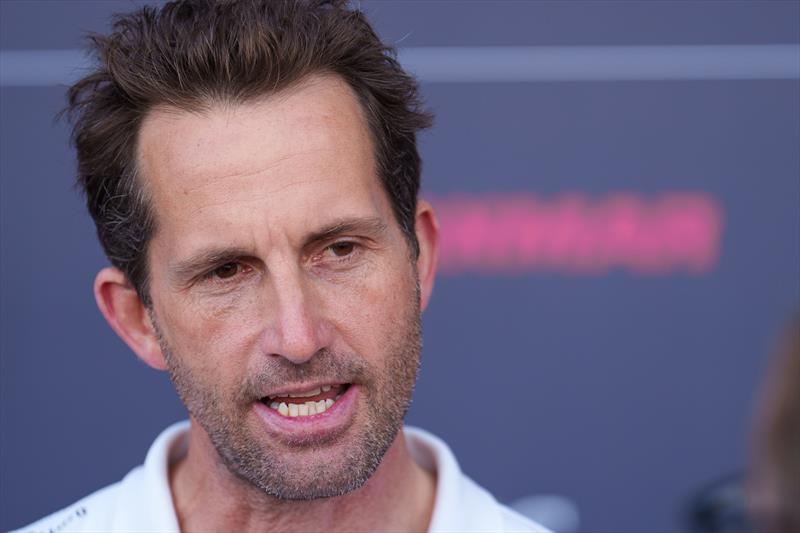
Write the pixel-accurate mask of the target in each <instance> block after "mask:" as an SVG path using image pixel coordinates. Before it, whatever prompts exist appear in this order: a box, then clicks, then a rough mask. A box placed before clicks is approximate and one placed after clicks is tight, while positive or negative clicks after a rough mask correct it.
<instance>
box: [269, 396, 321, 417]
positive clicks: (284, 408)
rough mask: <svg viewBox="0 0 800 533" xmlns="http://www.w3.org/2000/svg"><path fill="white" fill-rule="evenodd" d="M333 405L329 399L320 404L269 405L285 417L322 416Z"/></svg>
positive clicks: (273, 403)
mask: <svg viewBox="0 0 800 533" xmlns="http://www.w3.org/2000/svg"><path fill="white" fill-rule="evenodd" d="M331 405H333V400H331V399H330V398H328V399H327V400H320V401H318V402H306V403H300V404H297V403H290V404H287V403H286V402H281V403H278V402H272V403H270V404H269V406H270V407H272V408H273V409H275V410H276V411H278V412H279V413H280V414H282V415H283V416H292V417H294V416H310V415H320V414H322V413H324V412H325V411H327V410H328V409H329V408H330V406H331Z"/></svg>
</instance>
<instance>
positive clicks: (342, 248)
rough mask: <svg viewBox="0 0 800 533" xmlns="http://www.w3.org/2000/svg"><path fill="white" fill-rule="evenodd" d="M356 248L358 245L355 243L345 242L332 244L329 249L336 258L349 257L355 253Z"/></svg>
mask: <svg viewBox="0 0 800 533" xmlns="http://www.w3.org/2000/svg"><path fill="white" fill-rule="evenodd" d="M355 247H356V244H355V243H354V242H349V241H343V242H336V243H333V244H331V245H330V246H328V249H329V250H330V251H331V252H332V253H333V255H335V256H336V257H347V256H348V255H350V254H352V253H353V250H355Z"/></svg>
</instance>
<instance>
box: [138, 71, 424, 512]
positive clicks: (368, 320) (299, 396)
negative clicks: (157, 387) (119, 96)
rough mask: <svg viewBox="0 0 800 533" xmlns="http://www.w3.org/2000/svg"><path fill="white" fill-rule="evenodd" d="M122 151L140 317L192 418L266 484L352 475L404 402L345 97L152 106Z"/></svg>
mask: <svg viewBox="0 0 800 533" xmlns="http://www.w3.org/2000/svg"><path fill="white" fill-rule="evenodd" d="M139 162H140V170H141V174H142V175H143V176H145V179H146V182H145V183H146V187H147V189H148V191H149V192H150V193H151V197H152V202H153V207H154V210H155V213H156V218H157V226H158V228H157V231H156V234H155V235H154V237H153V239H152V241H151V243H150V249H149V265H150V274H151V283H150V291H151V297H152V301H153V308H152V311H151V318H152V320H153V322H154V325H155V327H156V329H157V331H158V333H159V337H160V339H159V342H160V345H161V348H162V351H163V352H164V356H165V358H166V361H167V365H168V367H169V370H170V374H171V376H172V379H173V382H174V383H175V385H176V388H177V389H178V392H179V394H180V396H181V398H182V400H183V401H184V403H185V404H186V406H187V408H188V409H189V412H190V414H191V415H192V418H193V420H194V421H195V422H197V423H199V425H200V426H201V427H202V428H203V429H204V430H205V432H206V433H207V434H208V436H209V438H210V440H211V442H212V443H213V445H214V447H215V448H216V451H217V453H218V454H219V456H220V458H221V459H222V461H223V463H224V464H225V466H226V467H227V468H228V469H229V470H230V471H231V472H233V473H234V474H236V475H238V476H239V477H241V478H244V479H245V480H247V481H249V482H250V483H252V484H253V485H255V486H257V487H259V488H261V489H262V490H264V491H266V492H267V493H269V494H272V495H274V496H277V497H280V498H288V499H311V498H320V497H327V496H333V495H338V494H343V493H346V492H348V491H350V490H353V489H355V488H357V487H359V486H360V485H361V484H363V482H364V481H366V479H367V478H368V477H369V476H370V475H371V474H372V472H373V471H374V470H375V468H376V467H377V466H378V464H379V462H380V460H381V458H382V457H383V454H384V452H385V451H386V450H387V449H388V447H389V446H390V445H391V443H392V442H393V440H394V438H395V436H396V434H397V430H398V429H399V427H400V426H401V424H402V418H403V415H404V413H405V410H406V408H407V406H408V403H409V401H410V397H411V390H412V388H413V384H414V381H415V377H416V370H417V367H418V362H419V352H420V326H419V324H420V309H419V288H418V283H417V276H416V270H415V266H414V262H413V260H412V259H411V257H410V256H409V247H408V246H407V243H406V241H405V238H404V236H403V234H402V233H401V230H400V228H399V226H398V224H397V223H396V221H395V219H394V217H393V214H392V209H391V206H390V204H389V200H388V198H387V196H386V194H385V192H384V191H383V189H382V187H381V185H380V183H379V180H378V178H377V174H376V172H377V170H376V165H375V158H374V154H373V147H372V143H371V141H370V138H369V133H368V129H367V126H366V122H365V120H364V118H363V116H362V113H361V110H360V108H359V104H358V102H357V100H356V98H355V97H354V96H353V94H352V93H351V92H350V90H349V88H348V87H347V86H346V85H345V84H344V83H343V82H342V81H340V80H339V79H337V78H334V77H317V78H313V79H311V80H307V81H306V82H304V83H303V84H302V85H300V86H299V87H296V88H293V89H290V90H288V91H286V92H285V93H282V94H279V95H274V96H271V97H269V98H268V99H265V100H263V101H259V102H255V103H248V104H243V105H239V104H219V105H214V106H212V107H211V108H210V109H209V110H207V111H205V112H202V113H188V112H184V111H179V110H176V109H156V110H154V111H152V112H151V113H150V114H149V115H148V117H147V118H146V120H145V121H144V124H143V125H142V129H141V132H140V138H139ZM284 404H285V405H284ZM304 413H307V415H306V416H302V415H303V414H304ZM313 413H317V414H313ZM294 414H296V415H297V416H292V415H294Z"/></svg>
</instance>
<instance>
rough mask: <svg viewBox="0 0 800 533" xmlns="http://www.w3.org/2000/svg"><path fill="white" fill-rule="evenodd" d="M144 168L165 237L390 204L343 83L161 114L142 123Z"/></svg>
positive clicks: (306, 85)
mask: <svg viewBox="0 0 800 533" xmlns="http://www.w3.org/2000/svg"><path fill="white" fill-rule="evenodd" d="M138 162H139V170H140V177H141V179H142V180H143V186H144V188H145V190H146V191H147V193H148V196H149V197H150V200H151V202H152V207H153V209H154V213H155V216H156V221H157V232H161V231H162V230H166V231H183V232H186V231H189V232H190V231H191V230H192V229H196V227H199V226H200V227H201V226H202V225H203V224H204V223H208V224H218V225H219V224H226V223H230V222H231V221H232V220H235V219H236V218H237V216H238V215H241V214H242V213H244V212H248V211H258V212H260V213H263V214H265V215H266V214H268V215H269V220H266V221H265V223H266V222H270V223H274V222H276V221H281V220H283V219H285V218H286V217H287V216H288V214H289V211H291V213H293V214H295V215H296V214H297V213H298V212H304V213H306V217H312V218H313V217H317V216H320V215H322V214H324V212H325V209H326V208H333V207H334V206H336V207H337V208H338V209H340V210H342V209H343V210H358V209H359V208H361V209H362V210H363V209H366V208H367V207H366V206H367V204H370V203H371V204H374V205H377V204H380V203H385V202H386V201H388V200H387V197H386V195H385V193H384V192H383V188H382V186H381V185H380V183H379V180H378V177H377V171H376V162H375V156H374V149H373V142H372V140H371V136H370V134H369V129H368V125H367V121H366V119H365V117H364V113H363V110H362V108H361V105H360V103H359V102H358V99H357V98H356V96H355V95H354V94H353V92H352V90H351V89H350V87H349V86H348V85H347V84H346V83H345V82H344V81H342V80H341V79H339V78H337V77H333V76H323V77H314V78H310V79H307V80H304V81H303V82H302V83H300V84H298V85H296V86H294V87H292V88H291V89H287V90H285V91H282V92H280V93H276V94H274V95H270V96H268V97H264V98H262V99H258V100H253V101H248V102H245V103H231V102H216V103H211V104H209V105H208V106H207V107H204V108H203V109H200V110H197V111H187V110H180V109H177V108H170V107H163V106H162V107H159V108H155V109H153V110H152V111H151V112H150V113H149V114H148V116H147V117H146V118H145V120H144V121H143V123H142V127H141V130H140V135H139V144H138ZM376 194H377V195H379V196H381V198H375V196H376ZM345 214H346V215H348V216H350V215H353V216H356V215H357V216H361V215H364V214H365V213H345ZM372 215H374V213H372Z"/></svg>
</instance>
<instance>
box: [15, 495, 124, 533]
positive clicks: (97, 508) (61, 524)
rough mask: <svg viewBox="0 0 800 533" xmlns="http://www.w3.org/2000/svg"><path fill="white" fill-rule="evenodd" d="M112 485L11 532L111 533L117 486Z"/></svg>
mask: <svg viewBox="0 0 800 533" xmlns="http://www.w3.org/2000/svg"><path fill="white" fill-rule="evenodd" d="M121 483H122V482H118V483H114V484H113V485H109V486H107V487H104V488H102V489H100V490H98V491H96V492H93V493H92V494H90V495H89V496H86V497H85V498H82V499H80V500H78V501H77V502H75V503H73V504H72V505H69V506H67V507H65V508H63V509H61V510H60V511H56V512H55V513H53V514H50V515H48V516H46V517H44V518H42V519H40V520H37V521H36V522H34V523H32V524H30V525H27V526H25V527H21V528H19V529H17V530H15V531H13V532H12V533H30V532H36V533H38V532H46V533H66V532H75V533H83V532H90V531H111V527H112V521H113V516H114V508H115V507H116V502H117V500H118V495H119V490H120V485H121Z"/></svg>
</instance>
